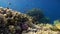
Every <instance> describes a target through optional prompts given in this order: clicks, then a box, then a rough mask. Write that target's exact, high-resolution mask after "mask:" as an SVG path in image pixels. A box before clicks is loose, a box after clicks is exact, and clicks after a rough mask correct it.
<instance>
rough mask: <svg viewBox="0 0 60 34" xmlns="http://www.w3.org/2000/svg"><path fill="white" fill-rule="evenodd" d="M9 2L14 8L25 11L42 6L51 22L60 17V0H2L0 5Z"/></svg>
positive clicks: (5, 4)
mask: <svg viewBox="0 0 60 34" xmlns="http://www.w3.org/2000/svg"><path fill="white" fill-rule="evenodd" d="M8 2H10V3H11V5H10V6H9V7H10V8H11V9H13V10H17V11H20V12H23V13H25V12H26V10H29V9H32V8H41V9H43V10H44V14H45V16H47V17H49V18H50V19H51V22H53V21H54V20H56V19H60V0H0V6H2V7H7V6H8Z"/></svg>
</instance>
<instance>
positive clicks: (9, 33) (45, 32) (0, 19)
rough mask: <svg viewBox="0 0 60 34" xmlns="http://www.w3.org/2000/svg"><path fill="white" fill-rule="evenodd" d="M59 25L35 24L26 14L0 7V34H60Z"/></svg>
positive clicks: (55, 23) (56, 23) (55, 22)
mask: <svg viewBox="0 0 60 34" xmlns="http://www.w3.org/2000/svg"><path fill="white" fill-rule="evenodd" d="M59 23H60V21H54V25H51V24H48V23H47V24H43V23H41V24H36V22H35V21H34V20H33V17H31V16H29V15H27V14H23V13H20V12H18V11H15V10H12V9H9V8H2V7H0V34H60V24H59Z"/></svg>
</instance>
